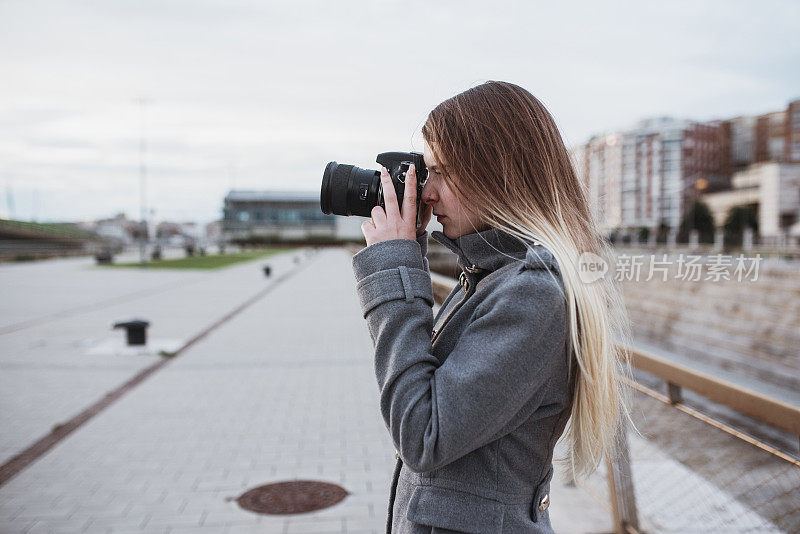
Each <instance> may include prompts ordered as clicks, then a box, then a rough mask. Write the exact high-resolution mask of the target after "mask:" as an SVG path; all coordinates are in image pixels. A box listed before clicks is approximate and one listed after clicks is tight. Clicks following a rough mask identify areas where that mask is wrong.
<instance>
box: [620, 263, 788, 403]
mask: <svg viewBox="0 0 800 534" xmlns="http://www.w3.org/2000/svg"><path fill="white" fill-rule="evenodd" d="M656 259H657V260H660V259H661V256H660V255H657V256H656ZM673 263H675V262H673ZM648 265H649V264H648ZM643 272H645V273H646V272H648V271H647V270H646V269H645V268H643ZM676 273H677V265H671V266H670V270H669V272H668V277H667V281H662V279H661V278H660V277H659V276H658V275H656V276H654V277H653V278H652V279H651V280H650V281H643V280H644V279H645V278H646V276H643V277H642V278H640V280H639V281H638V282H636V281H632V280H631V281H624V282H621V287H622V289H623V292H624V295H625V301H626V303H627V305H628V311H629V313H630V317H631V321H632V324H633V332H634V338H635V339H641V340H643V341H647V342H650V343H652V344H654V345H657V346H659V347H662V348H664V349H665V350H668V351H672V352H676V353H679V354H682V355H684V356H687V357H690V358H692V359H697V360H698V361H700V362H702V363H707V364H712V365H715V366H719V367H721V368H723V369H727V370H730V371H733V372H736V373H738V374H741V375H743V376H748V377H752V378H757V379H760V380H763V381H766V382H770V383H772V384H775V385H778V386H781V387H786V388H793V389H800V268H798V265H797V263H796V262H777V261H771V260H762V261H761V263H760V267H759V270H758V278H757V280H756V281H753V275H752V274H751V275H750V276H749V277H743V280H742V281H736V280H735V277H731V278H733V279H732V280H729V281H728V280H720V281H713V280H703V278H706V276H707V273H706V272H705V271H704V272H703V275H702V276H701V280H700V281H695V282H693V281H686V280H681V279H680V278H678V279H675V278H674V276H675V275H676Z"/></svg>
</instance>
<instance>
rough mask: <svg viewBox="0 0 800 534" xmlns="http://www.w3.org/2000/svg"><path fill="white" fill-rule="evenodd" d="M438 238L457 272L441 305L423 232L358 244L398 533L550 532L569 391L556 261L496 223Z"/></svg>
mask: <svg viewBox="0 0 800 534" xmlns="http://www.w3.org/2000/svg"><path fill="white" fill-rule="evenodd" d="M432 237H433V238H434V239H436V240H437V241H439V242H440V243H442V244H444V245H445V246H447V247H448V248H449V249H451V250H452V251H453V252H455V253H456V254H457V255H458V258H459V260H458V262H459V266H460V267H461V269H462V271H463V274H462V276H461V284H460V285H456V287H455V288H454V289H453V291H452V292H451V293H450V295H449V296H448V297H447V300H446V301H445V302H444V304H443V305H442V307H441V309H440V310H439V313H438V314H437V316H436V318H434V316H433V313H432V306H433V293H432V288H431V279H430V274H429V271H428V261H427V258H426V257H425V255H426V254H427V238H428V235H427V232H426V233H425V234H424V235H423V236H422V237H421V238H419V239H417V240H416V241H413V240H411V239H393V240H389V241H382V242H379V243H375V244H373V245H371V246H369V247H366V248H365V249H363V250H361V251H360V252H358V253H357V254H356V255H354V256H353V270H354V272H355V277H356V281H357V284H356V288H357V292H358V297H359V300H360V303H361V308H362V312H363V315H364V317H365V318H366V320H367V325H368V327H369V332H370V335H371V336H372V339H373V341H374V344H375V374H376V377H377V379H378V387H379V390H380V409H381V413H382V415H383V419H384V421H385V423H386V426H387V429H388V430H389V433H390V434H391V437H392V441H393V442H394V444H395V447H396V448H397V453H398V454H399V458H400V460H399V461H398V467H401V468H400V472H399V479H397V480H396V483H397V487H396V492H397V493H396V497H395V501H394V505H393V508H392V512H393V513H392V532H394V533H396V534H407V533H414V534H421V533H451V532H468V533H476V534H484V533H500V532H503V533H512V532H513V533H523V532H525V533H527V532H530V533H552V532H553V530H552V527H551V526H550V518H549V514H548V511H547V506H548V505H549V490H550V480H551V478H552V476H553V464H552V458H553V447H554V446H555V442H556V441H557V440H558V438H559V436H561V434H562V432H563V430H564V427H565V425H566V422H567V419H568V418H569V408H570V402H571V399H572V394H573V391H574V383H568V361H567V357H568V356H567V352H568V351H567V348H568V345H567V342H568V338H567V332H568V330H567V323H566V300H565V298H564V286H563V281H562V279H561V274H560V271H559V269H558V265H557V263H556V261H555V259H554V257H553V255H552V254H551V253H550V252H549V251H548V250H547V249H546V248H545V247H543V246H541V245H539V244H536V245H535V246H533V247H532V249H531V251H528V249H526V247H525V246H524V244H523V243H522V242H520V241H519V240H517V239H516V238H515V237H513V236H511V235H510V234H508V233H506V232H504V231H502V230H499V229H495V228H492V229H489V230H485V231H482V232H478V233H473V234H467V235H464V236H461V237H460V238H458V239H455V240H452V239H449V238H448V237H446V236H445V235H444V234H442V233H441V232H433V234H432Z"/></svg>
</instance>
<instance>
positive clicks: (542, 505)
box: [539, 493, 550, 512]
mask: <svg viewBox="0 0 800 534" xmlns="http://www.w3.org/2000/svg"><path fill="white" fill-rule="evenodd" d="M548 506H550V494H549V493H545V494H544V497H542V500H541V501H539V511H541V512H544V511H545V510H547V507H548Z"/></svg>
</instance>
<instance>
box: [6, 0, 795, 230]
mask: <svg viewBox="0 0 800 534" xmlns="http://www.w3.org/2000/svg"><path fill="white" fill-rule="evenodd" d="M798 5H800V4H799V3H798V2H795V1H790V0H786V1H770V0H767V1H763V0H762V1H759V2H755V1H754V2H739V1H714V2H701V1H696V0H693V1H670V2H642V1H632V2H598V1H596V0H593V1H587V2H534V1H528V2H503V1H493V2H486V1H481V2H465V1H463V0H461V1H453V2H416V1H403V2H400V1H391V0H384V1H375V0H373V1H361V2H358V1H346V0H340V1H337V2H331V1H323V2H300V1H292V2H245V1H240V0H235V1H234V0H224V1H223V0H220V1H212V0H203V1H198V0H185V1H183V0H160V1H149V0H137V1H130V2H114V1H100V0H98V1H94V2H90V1H66V0H60V1H59V0H56V1H37V0H23V1H7V0H0V50H1V51H2V52H0V216H8V215H9V208H11V209H13V212H11V215H14V216H15V217H16V218H18V219H33V218H35V219H38V220H40V221H46V220H84V219H93V218H98V217H107V216H112V215H113V214H115V213H117V212H120V211H122V212H126V213H127V214H128V215H129V216H132V217H138V213H139V136H140V131H141V125H140V122H141V121H140V106H139V104H137V103H136V99H139V98H145V99H148V102H149V103H148V104H146V105H145V106H144V108H145V124H146V128H145V130H146V139H147V147H148V150H147V158H146V161H147V169H148V173H147V176H148V177H147V199H148V206H149V207H150V208H152V209H154V210H155V218H156V219H158V220H160V219H173V220H196V221H201V222H206V221H210V220H213V219H216V218H219V216H220V212H221V207H222V199H223V197H224V196H225V194H226V192H227V191H228V190H229V189H231V188H237V189H304V190H315V191H318V190H319V186H320V183H321V179H322V171H323V170H324V168H325V164H326V163H327V162H328V161H330V160H336V161H339V162H343V163H352V164H357V165H359V166H362V167H368V168H376V164H375V163H374V159H375V156H376V155H377V154H378V153H379V152H382V151H386V150H410V149H417V150H421V148H422V147H421V139H420V136H419V129H420V128H421V126H422V123H423V122H424V120H425V117H426V116H427V113H428V112H429V111H430V110H431V109H432V108H433V107H434V106H435V105H436V104H438V103H439V102H441V101H442V100H444V99H446V98H448V97H450V96H452V95H454V94H456V93H458V92H460V91H463V90H465V89H467V88H469V87H471V86H473V85H476V84H478V83H481V82H483V81H486V80H490V79H499V80H506V81H511V82H514V83H517V84H519V85H522V86H523V87H525V88H526V89H528V90H530V91H531V92H532V93H533V94H534V95H535V96H536V97H537V98H539V99H540V100H541V101H542V102H543V103H544V104H545V106H547V108H548V109H549V110H550V112H551V113H552V114H553V116H554V117H555V119H556V122H557V124H558V125H559V127H560V129H561V131H562V134H563V136H564V140H565V142H566V143H567V145H568V146H572V145H575V144H579V143H582V142H585V141H586V140H587V139H588V138H589V137H590V136H591V135H594V134H597V133H602V132H605V131H612V130H614V129H619V128H624V127H626V126H628V125H630V124H632V123H633V122H635V121H637V120H639V119H641V118H645V117H650V116H657V115H673V116H676V117H680V118H689V119H697V120H709V119H715V118H728V117H732V116H736V115H744V114H758V113H765V112H768V111H773V110H777V109H783V108H785V106H786V104H787V102H788V101H790V100H792V99H794V98H800V39H799V38H798V34H800V8H799V7H798ZM9 193H11V196H12V197H13V203H12V205H11V206H10V205H9V198H8V197H9Z"/></svg>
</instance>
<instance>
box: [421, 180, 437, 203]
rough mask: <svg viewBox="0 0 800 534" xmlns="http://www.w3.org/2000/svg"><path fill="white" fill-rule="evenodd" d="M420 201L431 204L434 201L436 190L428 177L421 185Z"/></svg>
mask: <svg viewBox="0 0 800 534" xmlns="http://www.w3.org/2000/svg"><path fill="white" fill-rule="evenodd" d="M422 201H423V202H424V203H425V204H433V203H435V202H436V192H435V191H434V188H433V186H432V185H431V181H430V179H428V181H427V182H425V185H424V186H423V187H422Z"/></svg>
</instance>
